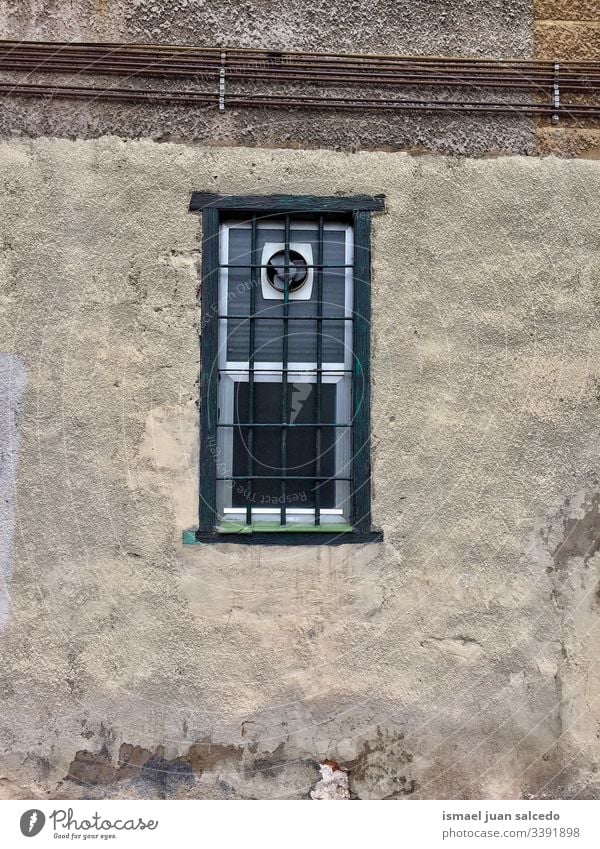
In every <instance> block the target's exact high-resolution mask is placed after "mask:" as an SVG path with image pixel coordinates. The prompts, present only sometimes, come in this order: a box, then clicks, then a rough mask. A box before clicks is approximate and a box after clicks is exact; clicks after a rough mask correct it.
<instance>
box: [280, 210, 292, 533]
mask: <svg viewBox="0 0 600 849" xmlns="http://www.w3.org/2000/svg"><path fill="white" fill-rule="evenodd" d="M284 252H285V253H284V256H285V259H284V269H283V274H284V277H283V339H282V348H283V350H282V358H283V362H282V367H283V370H282V373H281V422H282V424H287V389H288V341H289V340H288V327H289V321H288V315H289V303H290V287H289V281H288V277H289V273H290V216H289V215H286V216H285V237H284ZM287 432H288V428H287V427H283V428H282V429H281V474H282V475H283V476H284V477H283V478H282V479H281V524H282V525H285V524H287V515H286V508H285V501H286V497H287V485H286V480H285V475H287Z"/></svg>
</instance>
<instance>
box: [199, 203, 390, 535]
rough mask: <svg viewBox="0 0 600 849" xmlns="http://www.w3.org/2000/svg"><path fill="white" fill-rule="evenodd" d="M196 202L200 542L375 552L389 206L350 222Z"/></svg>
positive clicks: (334, 212)
mask: <svg viewBox="0 0 600 849" xmlns="http://www.w3.org/2000/svg"><path fill="white" fill-rule="evenodd" d="M198 197H199V196H194V198H196V204H197V206H196V208H198V206H199V202H198V200H197V199H198ZM200 197H201V198H202V200H203V203H202V207H201V208H202V209H203V230H204V233H203V275H202V277H203V279H202V290H201V292H202V320H201V334H202V350H201V354H202V380H201V399H200V404H201V468H200V528H199V532H198V534H197V538H198V539H199V540H201V541H202V540H208V539H214V538H215V537H217V538H221V539H223V540H224V541H243V540H242V538H244V539H245V541H250V537H253V539H252V541H253V542H256V541H258V538H260V539H261V540H263V541H264V542H275V541H280V539H279V536H280V535H282V534H285V535H286V536H285V542H290V541H292V537H291V536H290V532H297V534H295V536H296V537H297V539H300V538H302V541H304V542H309V541H310V542H313V541H315V542H350V541H356V540H357V539H359V538H360V539H362V540H367V539H371V538H377V534H373V533H372V532H371V527H370V521H371V520H370V467H369V331H370V328H369V319H370V313H369V305H370V292H369V288H370V279H369V270H370V262H369V258H370V245H369V225H370V214H369V209H372V208H378V207H379V208H380V206H381V205H382V201H381V200H380V199H379V198H376V199H372V198H371V199H361V200H362V201H363V203H365V202H366V201H368V202H369V203H370V206H367V210H360V209H359V210H357V209H355V208H353V206H352V199H350V200H349V203H350V206H349V207H348V208H345V207H344V204H343V201H344V200H345V199H338V198H334V199H320V198H315V199H314V201H315V207H313V208H311V205H310V203H308V202H307V200H308V199H306V200H304V199H297V198H295V199H290V200H291V202H290V201H288V202H287V204H286V203H285V202H283V203H282V202H281V199H275V198H270V199H266V198H265V199H262V198H260V199H256V198H255V199H250V198H247V199H244V198H240V199H235V198H215V196H212V199H213V200H212V203H207V202H206V200H205V199H206V197H207V196H200ZM208 197H211V196H208ZM194 198H193V200H192V208H194ZM258 200H260V206H259V205H258V203H257V201H258ZM300 200H304V203H300V202H299V201H300ZM327 200H331V201H333V204H332V205H333V207H334V208H333V209H330V208H327V204H325V203H323V202H324V201H327ZM294 201H295V203H294ZM375 204H377V206H375ZM319 207H320V208H319ZM271 535H274V536H271ZM234 538H235V539H234ZM293 541H297V540H293Z"/></svg>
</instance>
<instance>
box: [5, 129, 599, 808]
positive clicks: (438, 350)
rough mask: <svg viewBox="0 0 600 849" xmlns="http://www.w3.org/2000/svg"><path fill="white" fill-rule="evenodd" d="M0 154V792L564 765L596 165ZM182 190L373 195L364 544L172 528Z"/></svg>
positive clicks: (373, 157) (580, 586) (186, 257)
mask: <svg viewBox="0 0 600 849" xmlns="http://www.w3.org/2000/svg"><path fill="white" fill-rule="evenodd" d="M0 182H1V185H2V187H3V192H2V196H1V199H0V356H3V360H2V363H3V366H2V368H0V378H1V379H2V380H3V382H4V385H3V387H2V391H3V392H4V393H5V394H7V395H8V396H10V397H12V396H15V397H16V395H15V393H16V392H17V390H18V392H19V394H20V393H21V389H23V383H24V382H25V385H24V389H23V401H22V405H21V404H20V403H19V404H17V403H16V401H15V404H13V407H11V409H12V410H13V412H12V413H11V415H12V417H13V418H12V419H11V421H12V422H13V423H14V422H16V423H17V425H16V431H17V433H18V439H17V438H15V436H12V437H11V439H10V440H7V439H5V440H4V443H3V446H4V447H3V451H4V457H5V459H6V457H10V458H12V463H13V466H14V469H15V475H14V476H15V479H16V489H13V488H12V486H11V485H10V484H8V485H7V486H6V487H5V490H6V498H7V499H8V501H7V503H9V502H10V504H11V505H12V508H14V510H13V512H14V523H13V524H14V534H13V533H12V531H10V535H11V540H10V541H9V542H10V544H7V543H6V540H5V541H4V543H3V546H4V547H3V548H2V551H4V552H5V553H6V552H8V554H6V556H5V561H6V562H5V563H4V567H3V571H2V574H3V576H4V578H5V580H4V583H3V584H2V585H1V589H2V592H3V594H4V598H8V597H10V600H11V608H10V615H9V618H8V621H7V622H6V623H5V627H4V630H3V632H2V634H1V635H0V640H1V642H2V646H1V649H2V664H3V665H2V667H1V671H0V699H1V705H0V727H1V736H0V750H1V751H2V752H3V754H2V755H1V756H0V793H1V794H2V795H3V796H8V797H10V796H17V797H26V798H31V797H34V796H36V795H46V794H47V795H49V796H51V797H61V796H62V797H66V798H68V797H73V796H77V795H82V796H92V797H94V796H103V795H109V796H111V795H112V796H123V795H129V794H131V795H136V794H139V795H142V796H161V795H185V796H209V797H238V796H242V797H253V798H255V797H280V796H294V797H295V796H305V795H306V793H307V791H308V789H309V788H310V787H311V786H312V785H314V783H315V781H316V780H317V778H318V770H317V766H316V764H317V762H318V760H319V759H320V758H323V757H327V756H328V757H330V758H334V759H336V760H338V761H340V762H342V763H343V764H345V765H347V766H348V767H350V769H351V778H350V785H351V789H352V792H353V794H355V795H356V796H358V797H360V798H369V797H371V798H383V797H393V798H404V797H405V796H406V797H410V798H424V797H478V796H487V797H515V796H516V797H518V796H522V795H526V794H534V795H541V796H546V795H548V796H552V795H561V794H562V795H569V796H570V795H573V794H580V795H594V794H597V793H598V789H599V788H598V783H597V777H596V774H595V769H596V767H597V765H598V758H599V755H600V749H599V746H598V740H597V736H596V729H597V724H598V722H599V721H600V699H599V697H598V683H599V682H598V679H599V677H600V676H599V673H598V666H597V658H598V656H599V655H600V652H599V649H600V638H599V634H598V628H597V625H598V621H599V613H600V608H599V606H598V590H597V588H598V585H599V575H598V571H599V566H600V562H599V560H598V555H596V553H595V549H596V547H597V542H596V537H597V535H598V533H599V532H600V519H599V517H598V498H599V496H598V493H600V482H599V478H598V445H599V444H600V439H599V433H598V431H599V426H598V410H599V403H600V390H599V387H600V369H599V366H598V351H599V344H598V343H599V331H598V311H599V308H600V307H599V301H598V295H597V292H598V284H599V283H600V262H599V258H600V237H599V233H600V228H599V226H598V224H599V215H600V165H599V164H598V163H595V162H586V161H576V160H574V161H559V160H555V159H552V158H548V159H527V158H518V157H511V158H497V159H488V160H458V159H451V158H448V159H446V158H441V157H438V158H431V157H415V158H412V157H410V156H407V155H405V154H390V153H361V154H342V153H332V152H325V151H312V152H307V151H304V152H300V151H284V150H273V151H270V150H249V149H244V148H232V149H220V150H218V149H215V148H209V149H203V148H198V147H193V146H187V147H184V146H179V145H169V144H153V143H151V142H124V141H120V140H117V139H114V138H103V139H100V140H95V141H87V142H68V141H64V140H48V139H38V140H35V141H19V140H15V141H12V142H5V143H3V144H2V146H1V152H0ZM192 190H204V191H218V192H223V193H237V194H240V193H253V194H254V193H268V192H283V193H291V192H293V193H298V194H303V193H316V194H333V193H337V192H339V193H344V194H345V193H348V194H355V193H380V192H384V193H385V194H386V196H387V212H386V214H384V215H379V216H376V218H375V220H374V233H373V265H374V274H373V327H372V337H373V428H372V430H373V460H374V462H373V475H374V476H373V494H374V521H375V524H376V525H377V526H379V527H381V528H383V530H384V533H385V543H384V544H383V545H374V546H366V547H351V546H346V547H344V546H342V547H337V548H323V549H319V548H301V549H299V550H288V549H285V548H265V549H262V550H261V549H259V548H252V549H244V548H243V547H239V546H228V545H221V546H213V547H201V546H190V547H184V546H182V544H181V531H182V529H183V528H185V527H189V526H190V525H192V524H193V521H194V510H195V499H196V483H197V481H196V469H197V442H198V440H197V430H196V399H197V379H198V339H197V334H198V327H199V314H198V308H197V305H196V290H197V287H198V273H197V262H198V259H199V240H200V223H199V219H198V218H197V217H195V216H193V215H190V214H189V213H188V211H187V206H188V202H189V197H190V193H191V192H192ZM11 375H12V376H11ZM13 429H14V428H13ZM11 432H12V431H11ZM13 466H11V468H13ZM7 468H8V466H7ZM12 508H11V509H12ZM7 515H8V514H7ZM7 527H8V525H7ZM9 530H10V529H9ZM7 535H8V531H6V529H5V536H7ZM119 759H120V761H119ZM119 763H120V764H121V765H120V766H119ZM123 763H129V765H125V766H124V765H123ZM131 764H138V765H140V764H141V765H142V766H141V768H134V767H133V766H131ZM192 773H193V774H192ZM67 776H70V777H69V778H67Z"/></svg>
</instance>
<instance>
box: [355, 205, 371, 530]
mask: <svg viewBox="0 0 600 849" xmlns="http://www.w3.org/2000/svg"><path fill="white" fill-rule="evenodd" d="M353 318H354V320H353V323H352V326H353V354H354V369H353V372H354V374H353V379H352V422H353V427H352V479H353V480H352V523H353V525H354V527H355V529H356V530H358V531H364V532H368V531H370V530H371V447H370V432H371V421H370V410H371V397H370V393H371V380H370V374H371V373H370V356H371V350H370V349H371V216H370V214H369V213H368V212H362V211H360V212H355V213H354V313H353Z"/></svg>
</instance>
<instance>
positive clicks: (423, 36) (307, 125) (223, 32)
mask: <svg viewBox="0 0 600 849" xmlns="http://www.w3.org/2000/svg"><path fill="white" fill-rule="evenodd" d="M532 4H533V0H511V2H510V3H506V2H504V0H460V2H453V3H451V4H449V3H447V2H445V0H439V2H438V0H436V1H435V2H432V0H419V2H414V0H401V2H398V0H375V2H373V3H369V4H365V3H360V2H355V3H339V2H337V3H336V2H333V3H332V2H330V0H307V2H303V3H301V4H298V3H289V2H283V0H276V2H272V1H271V0H269V2H267V0H243V2H237V3H230V2H225V0H218V2H211V3H204V2H202V0H168V2H166V0H159V2H156V0H138V2H135V3H131V2H126V0H84V2H81V3H77V4H65V3H64V2H63V0H27V2H20V3H18V4H14V5H13V4H11V5H6V4H5V6H4V9H3V11H0V37H1V38H14V39H33V40H39V39H48V40H55V41H56V40H76V41H90V40H91V41H118V42H123V41H133V42H136V41H137V42H148V41H151V42H160V43H167V42H172V43H177V44H192V45H200V46H214V45H223V46H239V47H261V48H270V49H284V50H309V51H328V50H329V51H335V52H339V51H341V52H350V53H351V52H373V53H396V54H404V55H415V54H417V55H419V54H424V55H436V56H448V55H450V56H451V55H458V56H463V55H464V56H495V57H507V58H510V57H527V58H528V57H530V56H531V55H532V53H533V12H532ZM45 80H46V82H47V81H48V78H47V76H46V78H45ZM29 81H30V82H36V81H37V78H36V77H35V76H33V75H31V76H30V77H29ZM92 81H94V78H90V77H89V76H88V77H86V78H85V80H84V84H86V85H90V84H91V82H92ZM56 82H60V83H62V84H63V85H64V84H66V83H70V84H74V82H75V80H72V79H69V78H67V79H66V80H65V76H64V75H63V76H62V77H60V78H59V77H56ZM175 83H176V85H177V87H179V88H182V87H183V86H185V87H188V88H190V87H191V88H194V87H196V88H200V89H201V90H207V87H206V83H205V84H204V85H202V84H201V83H195V84H194V83H191V82H189V81H184V82H181V81H175ZM95 84H96V85H97V86H99V87H111V86H112V87H114V86H118V85H119V84H121V85H123V83H122V82H119V81H118V80H117V81H116V80H115V78H114V77H113V78H112V79H105V80H101V79H97V80H95ZM124 84H130V85H138V86H139V87H142V88H143V87H144V86H150V87H152V86H154V87H161V86H162V87H168V81H164V80H161V81H158V82H157V81H156V80H153V81H148V80H146V81H139V80H138V81H136V80H129V81H126V82H125V83H124ZM214 90H215V91H216V81H215V89H214ZM261 91H263V92H268V89H267V88H266V86H264V85H263V86H262V87H261ZM321 92H322V89H321ZM303 93H304V94H306V93H310V92H307V91H306V90H303ZM340 93H341V94H342V95H344V94H346V95H348V92H344V90H341V91H340V90H339V89H337V90H336V94H337V95H340ZM352 94H354V96H356V95H357V92H356V91H354V92H352ZM358 94H360V92H358ZM370 94H372V92H370ZM466 94H467V96H469V95H470V96H471V97H472V98H473V99H484V98H485V97H486V96H488V97H490V99H494V97H493V95H489V94H486V93H484V94H483V95H481V93H478V92H477V91H471V92H466ZM404 96H408V95H407V94H406V93H405V95H404ZM414 96H418V97H427V98H429V97H431V89H428V90H426V91H420V92H415V93H414ZM515 96H518V94H517V95H515ZM496 99H498V98H496ZM2 107H3V108H2V110H0V136H2V137H11V136H13V135H14V134H24V135H28V136H39V135H53V136H62V137H67V138H88V137H96V136H101V135H104V134H115V135H120V136H124V137H133V138H139V137H142V138H143V137H146V138H152V139H156V140H160V141H186V142H189V141H196V142H202V143H204V144H209V145H231V144H236V145H239V144H241V145H246V146H254V145H259V146H263V147H290V148H296V147H303V148H306V147H309V148H320V147H329V148H336V149H340V150H355V149H380V148H384V149H393V150H400V149H409V150H411V151H416V150H420V151H427V150H434V151H441V152H444V153H458V154H475V155H483V154H488V153H494V154H495V153H498V152H510V153H521V154H524V153H533V152H534V151H535V133H534V126H533V121H532V120H531V118H530V117H529V116H519V115H513V116H510V115H502V116H495V115H479V116H477V115H472V116H468V115H464V114H463V115H452V114H431V113H430V114H424V113H409V114H394V113H387V114H386V113H385V112H383V113H382V112H371V113H367V114H358V113H352V114H351V115H349V114H348V113H341V114H336V113H334V112H328V113H323V112H322V111H320V112H318V111H317V112H310V111H307V110H303V111H298V112H294V111H289V112H288V111H283V110H279V111H275V110H259V109H254V110H250V109H243V110H227V112H226V113H225V115H219V114H218V113H217V112H216V111H214V110H212V109H211V110H203V109H198V108H190V107H185V108H182V107H162V108H157V107H155V106H144V105H142V104H138V105H133V106H132V105H125V104H110V103H107V102H102V103H99V102H97V101H93V102H89V103H87V102H81V101H78V102H76V103H72V102H61V101H57V102H55V103H51V102H48V101H47V100H46V101H44V102H42V101H38V102H36V101H24V100H18V99H15V100H11V99H8V98H4V99H3V100H2Z"/></svg>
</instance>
